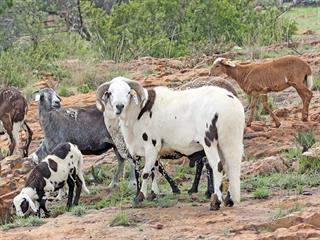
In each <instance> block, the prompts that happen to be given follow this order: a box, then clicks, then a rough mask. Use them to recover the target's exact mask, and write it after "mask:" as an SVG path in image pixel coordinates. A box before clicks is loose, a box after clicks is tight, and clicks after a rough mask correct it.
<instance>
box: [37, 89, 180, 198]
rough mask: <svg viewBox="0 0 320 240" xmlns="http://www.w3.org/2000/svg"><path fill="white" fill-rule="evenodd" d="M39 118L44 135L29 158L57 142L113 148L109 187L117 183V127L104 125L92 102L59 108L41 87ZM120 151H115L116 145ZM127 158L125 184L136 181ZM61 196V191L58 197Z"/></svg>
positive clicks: (91, 150)
mask: <svg viewBox="0 0 320 240" xmlns="http://www.w3.org/2000/svg"><path fill="white" fill-rule="evenodd" d="M37 98H38V99H39V121H40V125H41V128H42V130H43V132H44V135H45V138H44V140H43V142H42V143H41V145H40V147H39V148H38V149H37V150H36V152H35V153H34V154H33V155H32V159H33V160H34V161H35V162H38V161H39V159H43V158H44V157H45V156H47V155H48V154H49V153H50V152H51V151H52V149H53V148H54V147H55V146H56V145H57V144H58V143H61V142H71V143H73V144H76V145H77V146H78V148H79V149H80V151H81V152H82V154H85V155H86V154H96V155H100V154H102V153H104V152H106V151H108V150H109V149H111V148H113V150H114V152H115V154H116V157H117V159H118V169H117V171H116V174H115V175H114V177H113V180H112V182H111V183H110V185H109V187H114V186H116V185H118V183H119V179H120V177H121V176H122V173H123V169H124V159H125V158H126V157H127V156H126V155H125V154H123V151H124V150H123V148H124V146H123V145H121V142H120V143H119V141H121V139H120V140H118V136H117V129H112V128H109V129H108V130H110V132H111V134H112V137H111V136H110V133H109V131H108V130H107V128H106V125H105V123H104V118H103V114H102V113H101V112H100V111H99V110H97V108H96V106H95V105H92V106H86V107H73V108H61V104H60V102H61V99H60V97H59V96H58V95H57V94H56V92H55V91H54V90H53V89H51V88H44V89H41V90H40V91H39V92H38V97H37ZM118 147H119V149H120V152H121V153H122V154H120V153H119V149H118ZM128 159H129V163H130V164H129V166H130V167H131V169H130V182H129V186H134V185H136V177H135V167H134V165H133V162H132V161H130V159H131V158H128ZM159 168H160V172H161V173H162V174H163V175H164V176H165V177H166V179H167V180H168V181H169V183H170V185H171V187H172V188H173V191H174V192H177V191H179V189H177V187H176V185H175V182H174V181H173V180H172V179H171V178H170V176H169V175H168V174H167V172H166V171H165V169H164V168H163V166H162V165H159ZM59 197H61V192H60V193H59V196H58V198H59Z"/></svg>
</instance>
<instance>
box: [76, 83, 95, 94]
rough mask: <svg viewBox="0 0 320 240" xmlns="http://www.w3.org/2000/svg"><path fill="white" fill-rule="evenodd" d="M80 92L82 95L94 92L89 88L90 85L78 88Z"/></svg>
mask: <svg viewBox="0 0 320 240" xmlns="http://www.w3.org/2000/svg"><path fill="white" fill-rule="evenodd" d="M78 91H79V92H80V93H88V92H90V91H92V89H91V88H90V87H89V85H88V84H82V85H81V86H79V87H78Z"/></svg>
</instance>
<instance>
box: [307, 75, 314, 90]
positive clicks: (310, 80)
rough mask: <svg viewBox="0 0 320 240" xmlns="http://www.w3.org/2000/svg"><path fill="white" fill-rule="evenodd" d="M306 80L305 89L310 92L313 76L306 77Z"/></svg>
mask: <svg viewBox="0 0 320 240" xmlns="http://www.w3.org/2000/svg"><path fill="white" fill-rule="evenodd" d="M306 78H307V87H308V89H309V90H311V89H312V86H313V76H312V75H307V76H306Z"/></svg>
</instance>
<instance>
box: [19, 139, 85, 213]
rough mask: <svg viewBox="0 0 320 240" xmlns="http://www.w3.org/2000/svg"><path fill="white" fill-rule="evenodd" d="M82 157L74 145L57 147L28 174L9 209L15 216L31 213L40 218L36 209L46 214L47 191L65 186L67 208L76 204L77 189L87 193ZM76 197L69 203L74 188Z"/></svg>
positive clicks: (77, 199) (63, 144) (78, 195)
mask: <svg viewBox="0 0 320 240" xmlns="http://www.w3.org/2000/svg"><path fill="white" fill-rule="evenodd" d="M82 164H83V157H82V154H81V152H80V151H79V149H78V147H77V146H76V145H73V144H71V143H61V144H59V145H58V146H57V147H56V148H55V149H54V150H53V152H52V153H51V154H50V155H48V156H47V157H46V158H45V159H44V160H42V161H41V162H40V163H39V164H38V165H37V166H36V167H35V168H34V169H33V170H32V171H31V173H30V175H29V176H28V178H27V181H26V184H25V187H24V188H23V189H22V190H21V192H20V193H19V194H18V195H17V196H16V197H15V198H14V199H13V207H14V208H15V210H16V214H17V215H18V216H25V215H29V214H31V213H32V212H34V213H37V214H38V215H39V216H40V209H43V211H44V212H45V215H46V216H48V215H49V213H50V212H49V211H48V210H47V208H46V201H47V198H48V195H49V194H50V193H51V192H54V191H57V190H58V189H61V188H63V186H64V185H65V183H67V184H68V188H69V192H68V202H67V208H70V207H71V206H72V205H73V204H74V205H78V202H79V197H80V193H81V190H82V189H83V190H84V191H85V192H86V193H88V194H89V190H88V189H87V187H86V185H85V181H84V178H83V172H82ZM75 184H76V186H77V187H76V195H75V198H74V202H73V204H72V200H73V193H74V185H75Z"/></svg>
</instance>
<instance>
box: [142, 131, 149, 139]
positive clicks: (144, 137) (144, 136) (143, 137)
mask: <svg viewBox="0 0 320 240" xmlns="http://www.w3.org/2000/svg"><path fill="white" fill-rule="evenodd" d="M142 139H143V140H144V141H148V135H147V134H146V133H143V134H142Z"/></svg>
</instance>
